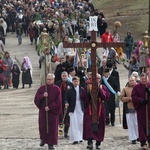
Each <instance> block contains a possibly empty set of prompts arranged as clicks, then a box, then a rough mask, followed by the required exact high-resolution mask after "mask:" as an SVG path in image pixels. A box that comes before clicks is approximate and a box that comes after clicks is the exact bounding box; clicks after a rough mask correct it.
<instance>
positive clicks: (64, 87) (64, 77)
mask: <svg viewBox="0 0 150 150" xmlns="http://www.w3.org/2000/svg"><path fill="white" fill-rule="evenodd" d="M55 85H57V86H59V87H60V90H61V93H62V112H61V114H60V117H59V122H60V126H61V125H62V123H64V124H65V126H64V137H65V138H68V129H69V124H70V120H69V115H68V112H67V114H66V116H65V120H64V122H62V121H63V117H64V113H65V111H64V110H65V96H66V93H67V91H68V90H69V89H70V88H71V87H72V86H73V85H72V83H71V82H70V81H69V80H68V73H67V72H66V71H63V72H61V80H59V81H57V82H56V83H55Z"/></svg>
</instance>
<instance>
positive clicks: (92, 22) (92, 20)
mask: <svg viewBox="0 0 150 150" xmlns="http://www.w3.org/2000/svg"><path fill="white" fill-rule="evenodd" d="M89 31H91V42H89V43H67V44H66V43H63V47H64V48H90V49H91V61H92V64H91V72H92V90H91V94H92V128H93V131H97V129H98V112H97V107H95V106H97V100H98V99H97V92H98V85H97V82H96V74H97V69H96V49H97V48H100V47H103V48H106V47H107V48H110V47H116V48H117V47H124V43H123V42H119V43H99V42H97V41H96V32H97V31H98V30H97V16H90V17H89Z"/></svg>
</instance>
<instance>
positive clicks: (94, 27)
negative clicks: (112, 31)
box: [89, 16, 98, 31]
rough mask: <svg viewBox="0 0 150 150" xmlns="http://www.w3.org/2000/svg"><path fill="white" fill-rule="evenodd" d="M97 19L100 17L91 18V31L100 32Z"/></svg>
mask: <svg viewBox="0 0 150 150" xmlns="http://www.w3.org/2000/svg"><path fill="white" fill-rule="evenodd" d="M97 18H98V16H90V17H89V31H93V30H94V31H98V29H97Z"/></svg>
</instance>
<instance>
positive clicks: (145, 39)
mask: <svg viewBox="0 0 150 150" xmlns="http://www.w3.org/2000/svg"><path fill="white" fill-rule="evenodd" d="M142 41H143V44H144V47H145V48H148V47H149V46H150V37H149V35H148V31H145V32H144V36H143V38H142Z"/></svg>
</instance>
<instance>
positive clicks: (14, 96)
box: [0, 34, 140, 150]
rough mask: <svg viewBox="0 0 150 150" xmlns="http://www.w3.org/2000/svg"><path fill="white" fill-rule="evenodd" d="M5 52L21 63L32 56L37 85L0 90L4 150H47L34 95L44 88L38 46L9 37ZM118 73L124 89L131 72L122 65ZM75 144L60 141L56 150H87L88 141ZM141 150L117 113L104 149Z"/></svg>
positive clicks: (0, 131) (0, 137)
mask: <svg viewBox="0 0 150 150" xmlns="http://www.w3.org/2000/svg"><path fill="white" fill-rule="evenodd" d="M5 48H6V50H8V51H9V52H10V54H11V57H12V58H13V59H15V58H16V60H17V61H18V62H19V63H21V62H22V61H23V57H24V56H29V58H30V59H31V62H32V65H33V85H32V88H28V87H25V89H21V87H22V85H21V83H20V86H19V89H13V88H10V89H9V90H4V89H2V90H0V150H46V149H47V145H45V146H44V147H42V148H41V147H40V146H39V142H40V139H39V134H38V109H37V108H36V107H35V105H34V102H33V100H34V94H35V92H36V90H37V88H38V87H39V85H40V80H39V72H40V70H39V68H38V55H37V53H36V51H35V49H34V46H33V45H30V42H29V37H24V36H23V43H22V45H18V42H17V38H16V37H15V34H8V36H7V39H6V46H5ZM100 51H101V50H100ZM100 53H101V52H100ZM118 70H119V72H120V78H121V87H124V85H125V84H126V82H127V73H128V72H127V71H126V70H125V69H124V68H123V66H122V65H118ZM121 108H122V103H121ZM121 112H122V111H121ZM71 143H72V142H71V141H69V140H68V139H64V138H63V137H60V138H59V142H58V145H57V146H55V148H56V150H69V149H72V150H85V149H86V142H85V141H84V142H82V143H80V144H77V145H72V144H71ZM139 147H140V146H139V144H136V145H132V144H130V143H129V141H128V134H127V131H126V130H123V129H122V126H121V125H120V124H119V115H118V109H116V125H115V127H111V126H107V127H106V134H105V141H104V142H103V143H102V146H101V149H102V150H137V149H139Z"/></svg>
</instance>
